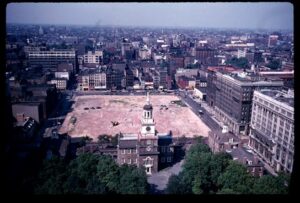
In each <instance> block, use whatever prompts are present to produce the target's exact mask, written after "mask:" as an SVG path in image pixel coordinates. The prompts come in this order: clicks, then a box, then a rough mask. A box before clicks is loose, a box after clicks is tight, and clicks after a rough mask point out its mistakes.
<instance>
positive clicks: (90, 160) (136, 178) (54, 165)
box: [35, 153, 148, 194]
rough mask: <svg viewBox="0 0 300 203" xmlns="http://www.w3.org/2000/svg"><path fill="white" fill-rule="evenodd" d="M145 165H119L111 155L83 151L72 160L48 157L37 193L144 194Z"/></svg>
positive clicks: (36, 189) (41, 173) (146, 186)
mask: <svg viewBox="0 0 300 203" xmlns="http://www.w3.org/2000/svg"><path fill="white" fill-rule="evenodd" d="M147 189H148V183H147V177H146V174H145V172H144V171H143V170H142V169H137V168H136V167H131V166H121V167H119V166H118V165H117V164H116V162H115V161H114V160H113V158H112V157H110V156H103V155H94V154H91V153H86V154H81V155H79V156H78V157H77V158H75V159H74V160H72V161H71V162H70V163H69V164H67V163H65V162H64V161H63V160H60V159H58V158H53V159H51V160H48V161H45V163H44V165H43V168H42V170H41V172H40V174H39V179H38V181H37V185H36V187H35V193H37V194H107V193H110V194H145V193H146V192H147Z"/></svg>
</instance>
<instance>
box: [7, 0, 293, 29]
mask: <svg viewBox="0 0 300 203" xmlns="http://www.w3.org/2000/svg"><path fill="white" fill-rule="evenodd" d="M112 10H113V12H111V11H112ZM53 13H55V15H53ZM153 13H155V15H154V14H153ZM78 15H79V16H80V18H78ZM225 16H226V18H224V17H225ZM293 21H294V20H293V5H292V4H290V3H143V4H142V3H84V4H83V3H10V4H8V5H7V8H6V22H7V23H22V24H55V25H87V26H93V25H94V26H137V27H141V26H142V27H186V28H200V27H202V28H224V29H230V28H235V29H269V30H276V29H277V30H293V24H294V22H293Z"/></svg>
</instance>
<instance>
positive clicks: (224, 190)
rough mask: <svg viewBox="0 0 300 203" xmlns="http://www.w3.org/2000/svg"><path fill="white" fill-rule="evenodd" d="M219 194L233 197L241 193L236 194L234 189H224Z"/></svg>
mask: <svg viewBox="0 0 300 203" xmlns="http://www.w3.org/2000/svg"><path fill="white" fill-rule="evenodd" d="M217 194H221V195H225V194H230V195H232V194H241V193H239V192H235V191H233V190H232V189H228V188H224V189H222V190H220V191H219V192H217Z"/></svg>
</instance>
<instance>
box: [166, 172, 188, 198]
mask: <svg viewBox="0 0 300 203" xmlns="http://www.w3.org/2000/svg"><path fill="white" fill-rule="evenodd" d="M166 192H167V193H168V194H192V186H191V184H190V183H189V182H188V181H187V179H185V178H184V176H183V172H180V173H179V174H178V175H171V176H170V178H169V180H168V184H167V189H166Z"/></svg>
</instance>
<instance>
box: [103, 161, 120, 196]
mask: <svg viewBox="0 0 300 203" xmlns="http://www.w3.org/2000/svg"><path fill="white" fill-rule="evenodd" d="M97 177H98V178H99V179H100V180H101V182H102V183H104V185H105V187H107V189H108V191H109V192H113V193H114V192H116V191H118V187H119V177H120V176H119V167H118V165H117V164H116V163H115V161H114V160H113V158H112V157H110V156H101V159H100V160H99V162H98V165H97Z"/></svg>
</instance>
